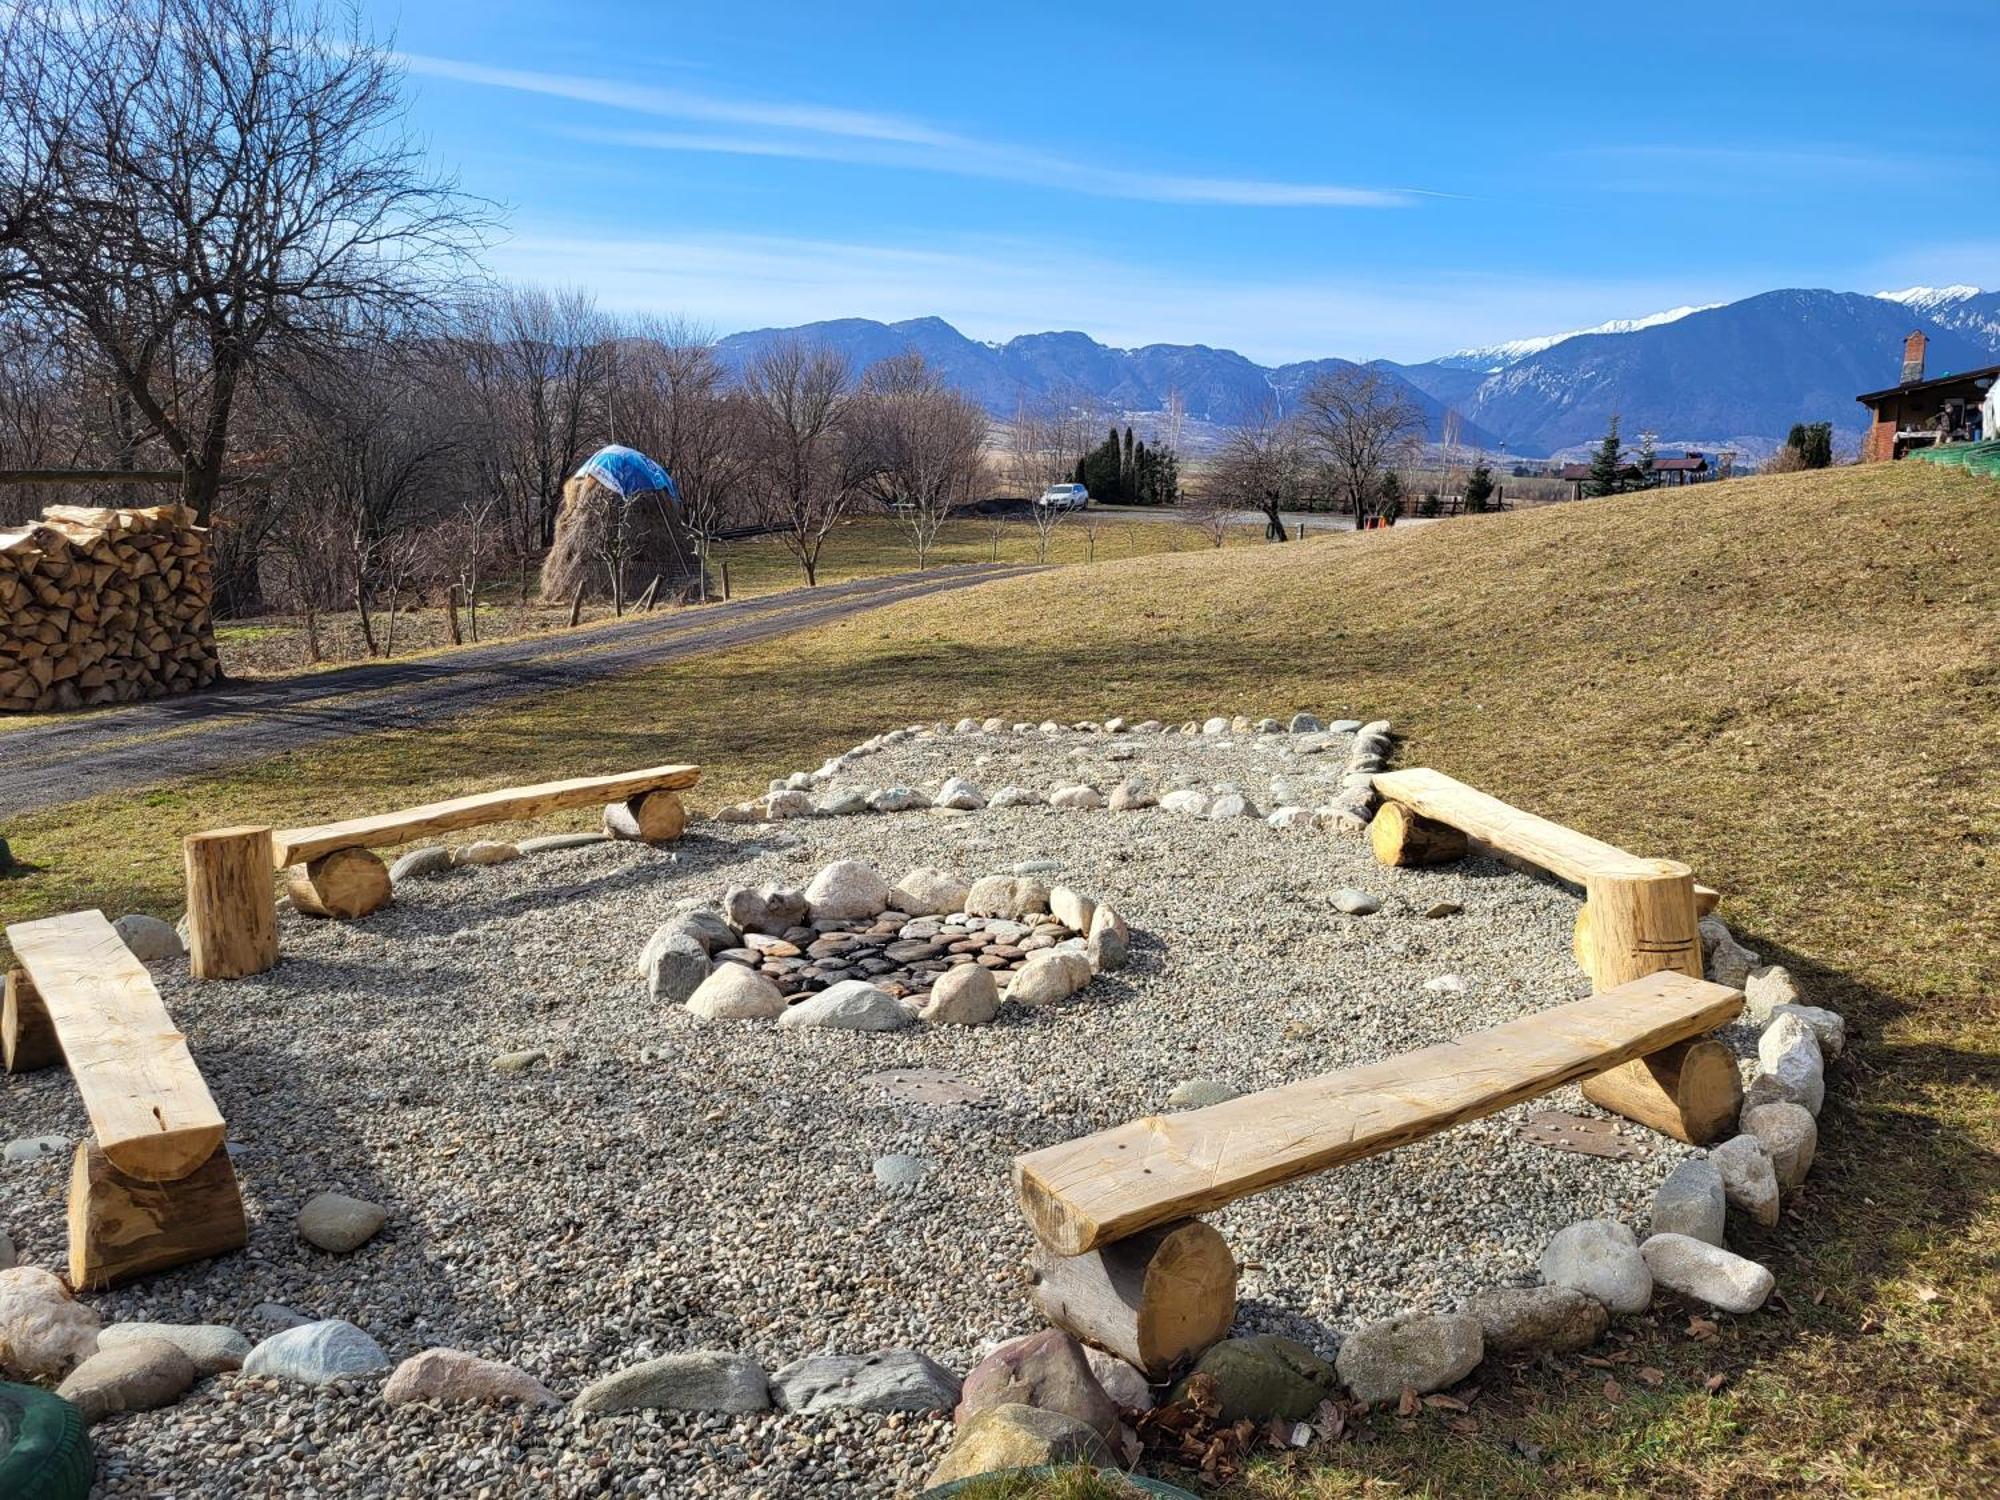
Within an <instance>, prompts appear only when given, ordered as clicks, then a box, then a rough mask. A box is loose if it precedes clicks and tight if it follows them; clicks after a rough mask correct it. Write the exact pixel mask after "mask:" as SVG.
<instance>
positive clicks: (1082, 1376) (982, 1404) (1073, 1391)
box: [955, 1328, 1118, 1442]
mask: <svg viewBox="0 0 2000 1500" xmlns="http://www.w3.org/2000/svg"><path fill="white" fill-rule="evenodd" d="M1014 1404H1019V1405H1022V1406H1032V1407H1034V1408H1036V1409H1037V1410H1039V1411H1050V1412H1057V1413H1060V1414H1061V1415H1063V1416H1065V1417H1069V1418H1071V1419H1072V1420H1074V1421H1078V1422H1082V1423H1083V1424H1084V1425H1085V1426H1087V1427H1089V1428H1091V1429H1092V1430H1094V1431H1095V1432H1097V1433H1098V1434H1099V1435H1101V1436H1103V1437H1105V1438H1108V1439H1111V1440H1112V1441H1114V1442H1115V1441H1116V1440H1117V1437H1118V1408H1117V1407H1116V1406H1115V1405H1113V1404H1112V1400H1111V1398H1110V1397H1109V1396H1107V1395H1105V1394H1104V1387H1103V1386H1101V1385H1099V1384H1098V1383H1097V1377H1096V1376H1095V1375H1093V1374H1091V1373H1090V1362H1089V1361H1088V1360H1086V1359H1085V1358H1084V1357H1083V1346H1082V1345H1081V1344H1079V1343H1078V1342H1077V1341H1076V1340H1075V1339H1073V1338H1071V1337H1070V1336H1069V1335H1068V1334H1066V1333H1064V1332H1063V1331H1062V1330H1061V1329H1060V1328H1045V1329H1043V1330H1042V1331H1041V1332H1040V1333H1031V1334H1029V1335H1027V1336H1026V1337H1025V1338H1018V1339H1011V1340H1009V1341H1008V1342H1007V1343H1004V1344H1002V1345H1001V1346H1000V1347H999V1348H998V1349H995V1350H994V1351H993V1352H992V1353H991V1354H989V1355H987V1356H986V1358H984V1359H982V1360H981V1361H980V1362H979V1363H978V1364H976V1365H974V1366H973V1367H972V1369H971V1371H970V1372H969V1373H968V1374H967V1375H966V1377H965V1384H964V1387H963V1388H962V1390H961V1391H960V1394H959V1401H958V1410H957V1412H956V1414H955V1415H956V1418H957V1421H958V1422H959V1424H960V1425H961V1426H963V1425H964V1424H965V1423H966V1422H968V1421H969V1420H971V1419H972V1418H973V1417H975V1416H977V1415H978V1414H979V1413H980V1412H983V1411H987V1410H990V1409H991V1408H993V1407H996V1406H1008V1405H1014Z"/></svg>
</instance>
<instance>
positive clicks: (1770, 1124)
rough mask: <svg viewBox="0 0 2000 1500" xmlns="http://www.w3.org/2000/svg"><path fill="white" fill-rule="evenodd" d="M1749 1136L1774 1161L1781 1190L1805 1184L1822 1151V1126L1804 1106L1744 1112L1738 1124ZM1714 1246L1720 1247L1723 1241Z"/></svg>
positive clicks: (1783, 1104)
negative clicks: (1818, 1152) (1752, 1137)
mask: <svg viewBox="0 0 2000 1500" xmlns="http://www.w3.org/2000/svg"><path fill="white" fill-rule="evenodd" d="M1738 1123H1739V1124H1740V1125H1741V1126H1742V1127H1743V1132H1744V1134H1746V1135H1754V1136H1755V1137H1756V1138H1757V1141H1758V1143H1759V1144H1760V1145H1762V1146H1763V1148H1764V1152H1765V1154H1766V1155H1767V1156H1769V1157H1770V1158H1771V1171H1772V1172H1773V1174H1774V1175H1776V1177H1777V1179H1778V1188H1779V1190H1780V1191H1781V1192H1782V1191H1783V1190H1785V1189H1786V1188H1795V1187H1797V1186H1798V1185H1799V1184H1800V1183H1802V1182H1804V1181H1805V1180H1806V1173H1807V1172H1808V1171H1809V1170H1810V1169H1811V1167H1812V1163H1813V1153H1814V1152H1815V1151H1817V1150H1818V1149H1819V1124H1818V1122H1817V1121H1816V1120H1814V1119H1813V1117H1812V1111H1811V1110H1809V1109H1807V1108H1806V1107H1805V1106H1804V1105H1803V1104H1791V1103H1787V1102H1782V1101H1781V1102H1779V1103H1776V1104H1756V1105H1752V1106H1751V1107H1750V1108H1749V1109H1746V1110H1744V1111H1743V1116H1742V1119H1741V1120H1740V1121H1739V1122H1738ZM1709 1243H1711V1244H1718V1245H1719V1244H1721V1243H1722V1242H1721V1240H1720V1239H1716V1240H1711V1241H1710V1242H1709Z"/></svg>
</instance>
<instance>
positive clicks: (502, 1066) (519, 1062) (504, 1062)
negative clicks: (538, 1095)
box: [493, 1047, 549, 1073]
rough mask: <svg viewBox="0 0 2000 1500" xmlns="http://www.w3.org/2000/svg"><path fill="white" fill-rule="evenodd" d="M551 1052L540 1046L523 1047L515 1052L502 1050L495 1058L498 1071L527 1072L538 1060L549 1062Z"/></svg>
mask: <svg viewBox="0 0 2000 1500" xmlns="http://www.w3.org/2000/svg"><path fill="white" fill-rule="evenodd" d="M548 1059H549V1054H548V1053H547V1052H545V1051H544V1050H543V1049H542V1048H540V1047H523V1048H521V1049H520V1050H518V1051H515V1052H502V1053H501V1054H500V1055H499V1056H497V1057H495V1058H494V1059H493V1071H494V1072H496V1073H525V1072H527V1071H528V1069H530V1068H532V1067H533V1066H534V1065H535V1064H536V1063H538V1062H547V1061H548Z"/></svg>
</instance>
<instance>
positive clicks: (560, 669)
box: [0, 564, 1035, 815]
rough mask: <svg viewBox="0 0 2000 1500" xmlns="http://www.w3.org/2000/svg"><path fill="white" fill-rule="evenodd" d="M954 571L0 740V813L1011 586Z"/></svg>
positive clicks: (280, 685)
mask: <svg viewBox="0 0 2000 1500" xmlns="http://www.w3.org/2000/svg"><path fill="white" fill-rule="evenodd" d="M1033 571H1035V570H1034V569H1032V568H1028V567H997V568H996V567H992V566H989V565H986V564H963V565H959V566H955V567H949V568H936V569H932V570H931V571H930V572H927V573H897V574H892V575H890V576H888V577H884V578H864V579H857V580H855V581H854V582H852V583H842V584H830V585H827V586H825V587H823V588H818V589H812V590H803V589H800V590H792V591H788V592H786V593H782V594H765V595H762V596H760V597H758V598H755V599H744V600H740V601H738V602H736V603H732V604H713V605H707V606H704V607H701V608H690V609H680V610H675V611H673V612H671V613H666V614H657V615H642V616H639V617H636V618H634V619H630V620H625V621H620V622H618V623H616V624H610V625H602V626H598V627H596V628H594V629H591V630H588V631H584V632H580V633H579V634H577V635H574V636H551V635H538V636H532V637H528V638H525V639H522V640H514V641H502V642H497V643H495V644H493V645H490V646H473V647H469V648H466V649H464V650H459V651H452V652H448V653H446V654H443V655H439V656H434V657H428V658H424V659H420V660H414V661H401V662H395V661H391V662H380V663H376V664H373V665H363V666H356V667H343V668H337V669H335V670H332V671H327V672H315V673H311V674H308V675H305V676H300V677H286V678H279V679H274V680H271V681H265V682H241V683H230V684H227V685H225V686H223V687H219V688H216V689H214V690H212V691H209V692H205V693H193V694H189V695H187V696H184V697H179V698H163V699H160V700H159V701H157V702H153V703H138V704H133V705H132V706H130V707H128V708H119V709H112V710H109V711H107V712H104V713H97V714H87V715H82V716H79V717H75V718H55V719H52V720H51V721H50V722H49V723H48V724H46V725H37V726H35V727H34V728H32V729H28V728H23V729H14V730H7V731H5V732H0V815H4V814H7V813H20V812H28V811H30V810H32V809H34V808H38V807H50V806H54V805H55V804H57V803H62V802H73V801H76V800H78V799H79V798H83V797H93V796H97V795H99V794H100V793H103V792H115V791H118V790H121V789H122V788H126V787H135V786H146V785H151V784H153V783H156V782H160V781H166V780H170V779H172V778H174V777H177V776H189V775H194V774H196V773H199V772H203V771H212V770H215V769H217V768H218V767H222V766H228V765H235V764H238V763H240V762H243V761H247V760H256V759H259V758H261V757H264V756H268V755H276V754H279V753H281V752H283V751H287V750H296V749H299V748H301V747H303V746H307V745H315V744H320V743H323V742H325V741H327V740H336V739H343V738H346V737H347V736H349V735H356V734H369V733H372V732H374V731H376V730H382V729H409V728H414V727H418V726H421V725H424V724H430V723H435V722H437V721H438V720H441V719H446V718H450V717H452V716H453V715H456V714H462V713H468V712H471V711H472V710H475V709H481V708H489V707H491V706H493V705H494V704H496V703H504V702H506V701H507V700H509V699H513V698H523V697H528V696H531V695H533V694H536V693H546V692H553V691H555V690H557V689H560V688H566V687H574V686H575V685H577V684H578V683H581V682H589V681H591V680H593V679H595V678H600V677H611V676H615V675H617V674H618V673H620V672H629V671H633V670H635V669H637V668H640V667H644V666H648V665H650V664H652V663H654V662H659V661H667V660H671V659H673V658H675V657H681V656H690V655H693V654H695V653H697V652H702V651H714V650H717V649H720V648H722V647H726V646H741V645H746V644H748V643H750V642H753V641H760V640H765V639H768V638H769V637H771V636H776V635H783V634H785V633H787V632H789V631H794V630H803V629H805V628H806V627H808V626H812V625H819V624H823V623H825V622H826V621H829V620H836V619H839V618H841V617H842V616H844V615H852V614H858V613H860V612H862V611H864V610H870V609H877V608H880V607H881V606H882V605H885V604H893V603H896V602H898V601H900V600H903V599H915V598H919V597H921V596H923V595H925V594H936V593H942V592H945V591H948V590H952V589H961V588H967V587H970V586H971V585H973V584H978V583H986V582H989V581H991V580H993V579H996V578H1011V577H1014V576H1015V575H1017V574H1021V573H1029V572H1033Z"/></svg>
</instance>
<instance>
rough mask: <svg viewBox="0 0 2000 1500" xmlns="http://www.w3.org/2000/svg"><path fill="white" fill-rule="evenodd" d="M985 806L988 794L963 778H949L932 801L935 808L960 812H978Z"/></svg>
mask: <svg viewBox="0 0 2000 1500" xmlns="http://www.w3.org/2000/svg"><path fill="white" fill-rule="evenodd" d="M985 805H986V794H985V793H983V792H981V791H980V790H979V788H978V787H976V786H974V785H973V784H972V783H971V782H969V781H967V780H966V779H965V778H964V777H963V776H953V777H950V778H948V779H947V780H946V781H945V784H944V785H943V786H941V787H939V788H938V794H937V796H935V797H933V798H932V799H931V806H933V807H948V808H952V809H954V810H955V811H958V812H978V811H979V809H980V808H982V807H984V806H985Z"/></svg>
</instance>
